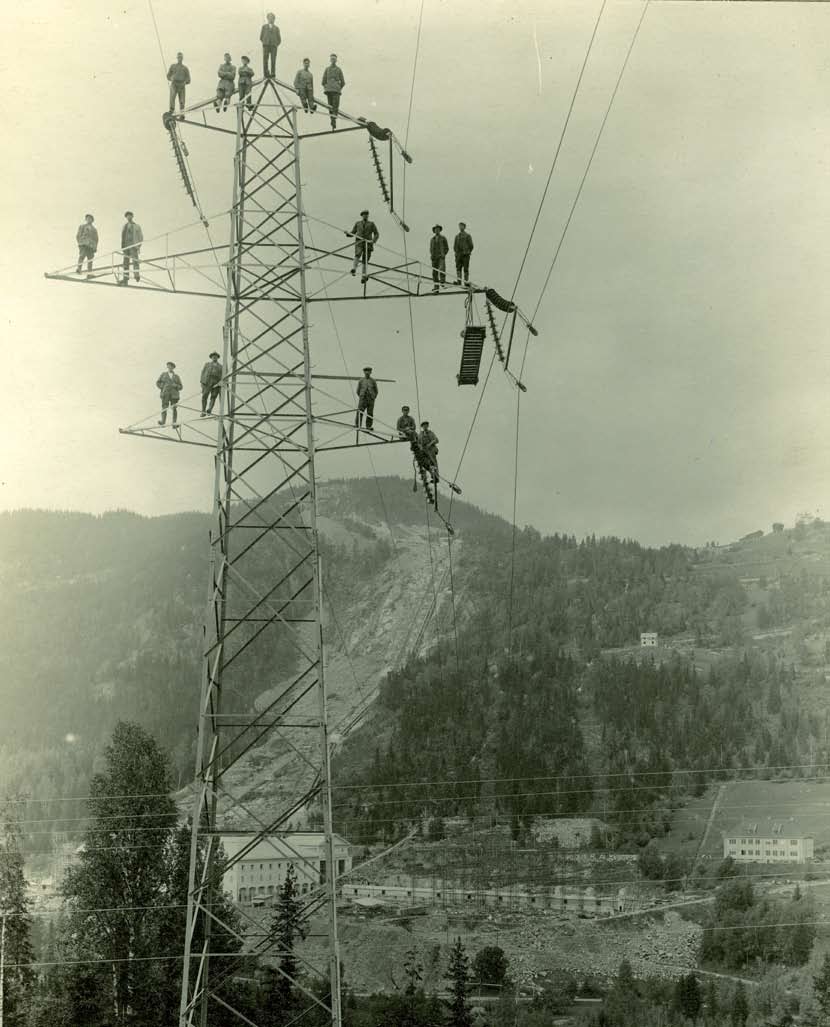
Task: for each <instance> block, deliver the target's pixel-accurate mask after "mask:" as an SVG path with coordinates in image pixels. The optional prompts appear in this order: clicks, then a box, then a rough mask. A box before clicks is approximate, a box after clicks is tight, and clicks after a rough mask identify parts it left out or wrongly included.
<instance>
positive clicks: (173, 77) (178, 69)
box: [167, 53, 190, 117]
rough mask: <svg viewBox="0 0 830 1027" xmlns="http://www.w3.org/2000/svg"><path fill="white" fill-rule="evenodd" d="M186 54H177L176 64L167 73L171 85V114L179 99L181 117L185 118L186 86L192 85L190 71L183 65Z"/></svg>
mask: <svg viewBox="0 0 830 1027" xmlns="http://www.w3.org/2000/svg"><path fill="white" fill-rule="evenodd" d="M183 60H184V54H181V53H177V54H176V63H175V64H171V65H170V70H169V71H168V72H167V81H168V82H169V83H170V113H171V114H172V113H173V111H174V109H175V106H176V97H178V98H179V111H180V112H181V113H180V115H179V117H184V92H185V86H189V85H190V70H189V69H188V67H187V65H186V64H183V63H182V62H183Z"/></svg>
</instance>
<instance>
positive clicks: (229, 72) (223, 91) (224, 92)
mask: <svg viewBox="0 0 830 1027" xmlns="http://www.w3.org/2000/svg"><path fill="white" fill-rule="evenodd" d="M235 78H236V68H235V67H234V66H233V64H231V55H230V54H229V53H226V54H225V62H224V64H220V65H219V81H218V82H217V83H216V99H215V100H214V101H213V107H214V109H215V110H217V111H218V110H219V109H220V107H221V109H222V110H223V111H226V110H227V109H228V104H229V103H230V102H231V97H232V96H233V83H234V79H235Z"/></svg>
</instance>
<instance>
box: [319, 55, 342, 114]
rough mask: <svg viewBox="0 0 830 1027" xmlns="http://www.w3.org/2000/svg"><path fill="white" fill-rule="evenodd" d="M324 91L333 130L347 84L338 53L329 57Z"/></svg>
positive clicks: (324, 77)
mask: <svg viewBox="0 0 830 1027" xmlns="http://www.w3.org/2000/svg"><path fill="white" fill-rule="evenodd" d="M322 85H323V92H324V93H325V94H326V100H328V104H329V120H330V121H331V130H332V132H333V131H334V130H335V129H336V128H337V112H338V111H339V110H340V94H341V93H342V92H343V88H344V87H345V85H346V79H345V78H344V77H343V71H342V70H341V68H340V65H339V64H338V63H337V54H336V53H333V54H332V55H331V56H330V57H329V66H328V67H327V68H326V70H325V71H324V72H323V79H322Z"/></svg>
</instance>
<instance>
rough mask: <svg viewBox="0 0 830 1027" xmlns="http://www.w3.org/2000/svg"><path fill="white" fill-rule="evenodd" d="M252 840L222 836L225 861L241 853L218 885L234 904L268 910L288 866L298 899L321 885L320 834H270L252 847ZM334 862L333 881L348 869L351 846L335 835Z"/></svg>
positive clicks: (322, 845)
mask: <svg viewBox="0 0 830 1027" xmlns="http://www.w3.org/2000/svg"><path fill="white" fill-rule="evenodd" d="M256 837H257V836H256V835H254V834H224V835H222V845H223V847H224V849H225V857H226V858H227V859H228V860H232V859H234V857H236V856H238V855H239V854H240V853H244V855H242V856H241V858H240V859H238V860H237V861H236V862H234V863H233V865H232V866H231V867H229V868H228V870H227V871H226V872H225V876H224V878H223V882H222V883H223V887H224V890H225V891H226V892H227V893H228V895H230V896H231V898H232V899H233V901H234V902H238V903H239V904H240V905H242V906H272V905H273V904H274V903H275V901H276V897H277V895H278V894H279V890H280V887H281V886H282V884H283V882H284V881H285V875H286V874H287V873H288V868H289V866H293V867H294V874H295V876H296V878H297V891H298V892H299V894H300V895H306V894H307V893H308V892H309V891H312V890H313V889H314V888H316V887H318V886H319V885H321V884H323V882H324V881H325V876H326V837H325V835H324V834H323V832H322V831H319V832H318V831H292V832H286V833H285V834H278V835H277V834H274V835H269V836H268V837H266V838H262V839H261V840H260V841H256V843H255V844H253V845H252V843H253V842H255V839H256ZM334 859H335V875H336V877H342V876H343V874H347V873H348V872H349V871H350V870H351V869H352V855H351V846H350V845H349V843H348V842H347V841H346V840H345V838H341V837H340V835H337V834H336V835H335V836H334Z"/></svg>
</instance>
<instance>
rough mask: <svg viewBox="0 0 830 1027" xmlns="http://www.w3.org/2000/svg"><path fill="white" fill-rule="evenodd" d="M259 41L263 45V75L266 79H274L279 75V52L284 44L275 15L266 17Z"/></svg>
mask: <svg viewBox="0 0 830 1027" xmlns="http://www.w3.org/2000/svg"><path fill="white" fill-rule="evenodd" d="M259 41H260V43H262V73H263V75H264V76H265V77H266V78H274V76H275V75H276V74H277V50H278V49H279V45H280V43H281V42H282V36H281V35H280V30H279V28H278V27H277V24H276V16H275V15H274V14H268V15H266V21H265V24H264V25H263V26H262V28H261V29H260V32H259Z"/></svg>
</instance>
